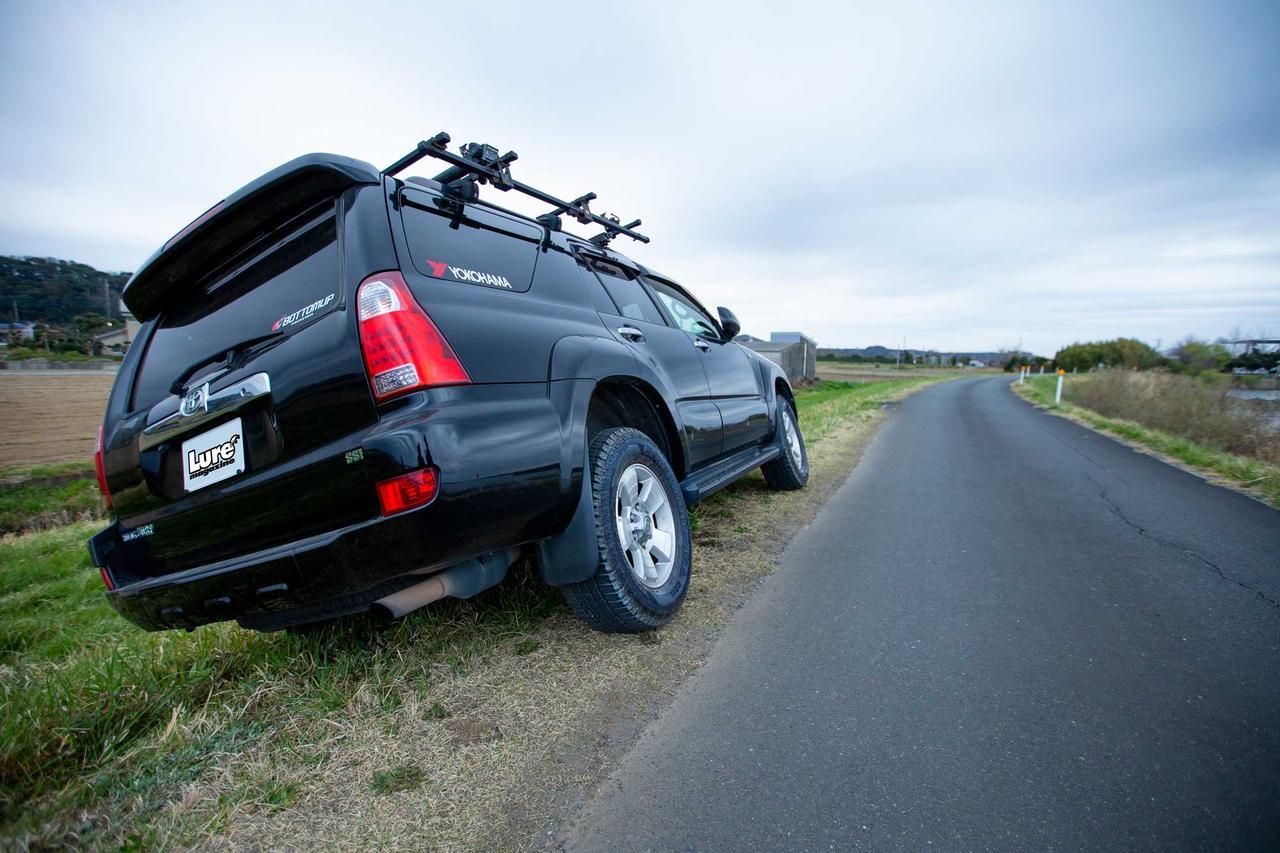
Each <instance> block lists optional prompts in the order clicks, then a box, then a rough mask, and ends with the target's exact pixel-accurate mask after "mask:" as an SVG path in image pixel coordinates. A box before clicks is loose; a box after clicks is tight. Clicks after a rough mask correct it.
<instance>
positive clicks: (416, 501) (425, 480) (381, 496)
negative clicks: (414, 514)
mask: <svg viewBox="0 0 1280 853" xmlns="http://www.w3.org/2000/svg"><path fill="white" fill-rule="evenodd" d="M438 488H439V482H438V480H437V477H436V469H435V468H423V469H422V470H421V471H410V472H409V473H408V474H401V475H400V476H399V477H392V478H391V479H390V480H383V481H382V482H381V483H379V484H378V502H379V503H380V504H382V514H383V515H393V514H395V513H397V512H404V511H405V510H407V509H413V508H414V507H419V506H425V505H426V504H429V503H431V502H432V501H433V500H435V498H436V491H437V490H438Z"/></svg>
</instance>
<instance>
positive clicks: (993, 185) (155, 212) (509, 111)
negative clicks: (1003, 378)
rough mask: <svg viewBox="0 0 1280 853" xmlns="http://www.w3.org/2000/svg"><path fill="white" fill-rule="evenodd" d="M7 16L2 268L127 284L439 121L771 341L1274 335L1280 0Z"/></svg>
mask: <svg viewBox="0 0 1280 853" xmlns="http://www.w3.org/2000/svg"><path fill="white" fill-rule="evenodd" d="M0 9H2V10H3V15H4V21H3V27H2V28H0V39H2V40H3V57H4V64H5V67H4V70H3V72H2V77H0V117H2V118H3V121H2V122H0V192H2V193H3V198H4V199H5V204H4V205H3V207H0V252H3V253H6V254H22V255H51V256H57V257H64V258H71V259H75V260H80V261H84V262H87V263H90V264H93V265H95V266H98V267H103V268H107V269H132V268H133V267H135V266H136V265H137V264H138V263H140V262H141V261H142V260H143V259H144V258H146V257H147V256H148V255H149V254H150V253H151V252H152V251H153V250H154V249H155V248H156V247H157V246H158V245H159V244H161V243H163V242H164V241H165V240H166V239H167V238H168V237H169V236H171V235H172V234H173V233H174V232H175V231H177V230H178V229H179V228H181V227H182V226H183V225H185V224H186V223H187V222H188V221H190V220H191V219H192V218H193V217H194V216H195V215H197V214H199V213H200V212H201V211H203V210H204V209H206V208H207V207H208V206H209V205H210V204H212V203H213V202H215V201H217V200H218V199H220V198H222V197H223V196H224V195H226V194H227V193H228V192H230V191H231V190H233V189H235V188H236V187H238V186H240V185H242V184H244V183H246V182H248V181H249V180H251V179H252V178H254V177H256V176H257V175H259V174H261V173H262V172H264V171H266V170H268V169H270V168H272V167H273V166H276V165H278V164H279V163H281V162H283V161H285V160H287V159H290V158H292V157H295V156H297V155H299V154H302V153H306V152H308V151H333V152H337V153H341V154H347V155H350V156H354V157H358V158H361V159H364V160H369V161H371V162H373V163H374V164H375V165H379V166H383V165H386V164H387V163H389V162H391V161H392V160H394V159H396V158H397V157H398V156H400V155H401V154H403V153H404V152H405V151H407V150H408V149H409V148H411V147H412V145H413V144H414V143H416V142H417V140H419V139H421V138H424V137H426V136H428V135H430V134H432V133H434V132H436V131H437V130H442V129H444V130H448V131H449V132H450V133H451V134H452V135H453V137H454V139H455V140H456V141H458V142H462V141H466V140H469V139H478V140H482V141H487V142H491V143H492V144H494V145H497V146H499V147H502V148H503V149H507V148H514V149H516V150H517V151H519V153H520V161H519V162H518V163H517V164H516V169H515V171H516V174H517V176H518V177H520V178H521V179H523V180H525V181H527V182H530V183H533V184H535V185H538V186H545V187H546V188H547V189H550V190H552V191H554V192H558V193H559V194H562V195H564V196H573V195H576V194H578V193H581V192H585V191H586V190H594V191H595V192H597V193H599V195H600V203H599V206H600V207H602V208H603V209H605V210H611V211H616V212H617V213H619V214H620V215H622V216H624V217H636V216H639V217H642V218H643V219H644V221H645V227H644V228H643V229H642V230H644V231H645V232H646V233H648V234H649V235H650V236H652V238H653V242H652V243H651V244H650V245H648V246H639V245H636V244H629V245H624V244H628V243H629V241H626V240H625V239H623V240H620V241H618V243H616V244H615V245H616V246H617V247H618V248H619V249H621V250H622V251H623V252H626V253H628V254H630V255H632V256H633V257H635V258H636V259H638V260H641V261H643V262H644V263H646V264H648V265H650V266H653V267H655V268H657V269H660V270H663V271H664V272H667V273H668V274H670V275H672V276H674V277H675V278H677V279H678V280H680V281H681V282H683V283H684V284H686V285H687V286H688V287H690V288H691V289H692V290H693V291H694V292H695V293H696V294H697V295H698V296H699V297H701V298H702V300H703V301H704V302H707V303H710V304H713V305H729V306H730V307H732V308H734V309H735V310H736V311H737V313H738V315H739V317H740V318H741V319H742V322H743V327H744V329H745V330H746V331H750V332H753V333H756V334H767V333H768V332H769V331H770V330H771V329H802V330H805V331H807V332H809V333H810V334H812V335H813V336H814V337H816V338H817V339H818V341H819V342H820V343H821V344H823V345H828V346H861V345H868V344H874V343H880V344H885V345H894V344H896V343H897V342H899V341H900V340H901V339H902V337H903V336H904V335H905V336H906V339H907V344H908V346H915V347H926V346H927V347H933V348H939V349H994V348H996V347H998V346H1002V345H1003V346H1011V345H1014V344H1016V343H1017V342H1018V340H1019V338H1020V337H1021V338H1022V339H1023V340H1024V342H1025V345H1026V346H1027V347H1028V348H1030V349H1032V350H1033V351H1036V352H1040V353H1043V354H1052V353H1053V352H1054V351H1055V350H1056V349H1058V348H1059V347H1060V346H1062V345H1065V344H1067V343H1070V342H1072V341H1074V340H1081V339H1093V338H1101V337H1110V336H1115V335H1121V334H1126V335H1136V336H1139V337H1142V338H1145V339H1147V340H1148V341H1151V342H1153V343H1154V342H1156V341H1157V340H1159V341H1161V342H1163V344H1164V345H1165V346H1168V345H1170V344H1172V343H1173V342H1174V341H1175V340H1176V339H1178V338H1181V337H1182V336H1184V335H1187V334H1190V333H1195V334H1198V335H1201V336H1209V337H1216V336H1218V335H1224V334H1227V333H1228V332H1230V331H1231V330H1233V329H1236V328H1239V329H1241V330H1244V331H1246V332H1250V333H1253V332H1258V331H1262V330H1269V331H1270V332H1271V333H1272V334H1280V85H1278V84H1277V81H1280V4H1277V3H1275V2H1260V3H1252V4H1249V3H1225V2H1212V3H1210V2H1205V3H1200V4H1183V3H1168V2H1150V3H1137V4H1121V3H1112V2H1108V3H1097V4H1093V3H1081V2H1070V3H1066V2H1064V3H1060V4H1056V5H1053V6H1051V5H1049V4H1045V3H1021V4H1014V3H1009V4H1005V3H981V4H958V3H936V4H930V3H926V4H911V3H900V2H899V3H892V4H884V5H864V4H858V3H831V4H813V5H806V4H800V3H762V4H752V3H744V2H734V3H729V4H714V5H713V4H694V3H687V2H686V3H670V4H663V5H653V4H648V3H630V4H606V3H589V4H557V3H550V2H543V3H528V4H524V3H514V4H506V3H499V2H492V0H491V1H490V2H484V3H471V4H467V3H451V4H447V5H445V4H439V3H430V4H425V3H413V4H404V5H403V6H394V5H383V4H380V3H374V2H361V3H346V4H335V5H322V4H318V3H308V4H304V5H298V6H295V7H292V8H286V7H283V6H277V5H276V4H269V3H263V2H259V3H254V4H246V5H239V4H216V3H215V4H172V3H166V4H155V5H124V4H116V3H112V4H100V5H97V4H80V3H77V4H66V5H61V4H54V3H29V4H26V3H24V4H9V3H6V4H4V5H2V6H0ZM424 171H425V170H424ZM493 195H494V194H492V193H491V194H490V197H491V198H492V197H493ZM498 200H499V201H500V202H506V203H509V204H510V205H511V206H515V207H518V208H521V209H524V210H531V209H534V208H530V207H528V206H526V205H521V204H519V203H518V201H517V200H516V199H511V198H508V197H503V198H501V199H498Z"/></svg>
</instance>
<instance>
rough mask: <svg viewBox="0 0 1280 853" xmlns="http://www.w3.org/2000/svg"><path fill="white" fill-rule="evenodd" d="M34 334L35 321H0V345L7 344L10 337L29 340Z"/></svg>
mask: <svg viewBox="0 0 1280 853" xmlns="http://www.w3.org/2000/svg"><path fill="white" fill-rule="evenodd" d="M35 336H36V324H35V323H0V346H8V345H9V340H10V339H11V338H17V339H18V340H20V341H29V340H33V339H34V338H35Z"/></svg>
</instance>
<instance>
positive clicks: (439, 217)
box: [401, 192, 542, 291]
mask: <svg viewBox="0 0 1280 853" xmlns="http://www.w3.org/2000/svg"><path fill="white" fill-rule="evenodd" d="M403 199H404V202H405V203H404V206H403V207H402V214H401V216H402V218H403V220H404V233H405V237H406V238H407V240H408V242H409V255H410V257H411V259H412V260H413V267H414V269H416V270H417V271H418V272H420V273H422V274H423V275H427V276H431V277H432V278H440V279H444V280H445V281H458V282H464V283H466V284H475V285H479V286H481V287H492V288H495V289H497V290H516V291H525V290H528V289H529V285H530V283H531V282H532V281H533V267H534V264H535V263H536V262H537V260H538V244H539V243H540V242H541V240H542V229H541V228H538V227H537V226H535V225H531V224H529V223H527V222H521V221H520V220H519V219H516V218H514V217H511V216H505V215H503V214H501V213H498V212H496V211H492V210H488V209H487V208H483V207H477V206H476V205H472V204H466V205H460V204H458V203H456V202H452V201H448V200H445V199H443V198H441V197H440V196H435V195H431V194H429V193H419V192H405V193H404V194H403Z"/></svg>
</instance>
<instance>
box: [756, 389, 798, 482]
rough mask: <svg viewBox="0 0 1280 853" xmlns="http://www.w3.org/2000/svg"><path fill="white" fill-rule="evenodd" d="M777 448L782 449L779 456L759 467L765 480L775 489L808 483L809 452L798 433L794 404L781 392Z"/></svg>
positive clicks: (779, 396) (779, 397)
mask: <svg viewBox="0 0 1280 853" xmlns="http://www.w3.org/2000/svg"><path fill="white" fill-rule="evenodd" d="M778 449H779V450H781V451H782V452H781V453H780V454H779V455H778V458H777V459H774V460H773V461H772V462H766V463H765V464H764V465H763V466H761V468H760V470H761V471H763V472H764V480H765V482H766V483H768V484H769V488H771V489H773V490H774V491H777V492H791V491H795V490H796V489H802V488H804V485H805V483H807V482H809V451H808V450H806V449H805V446H804V436H803V435H801V434H800V423H799V421H798V420H797V419H796V410H795V406H793V405H792V404H791V401H790V400H788V399H787V398H786V397H783V396H782V395H781V394H779V395H778Z"/></svg>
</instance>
